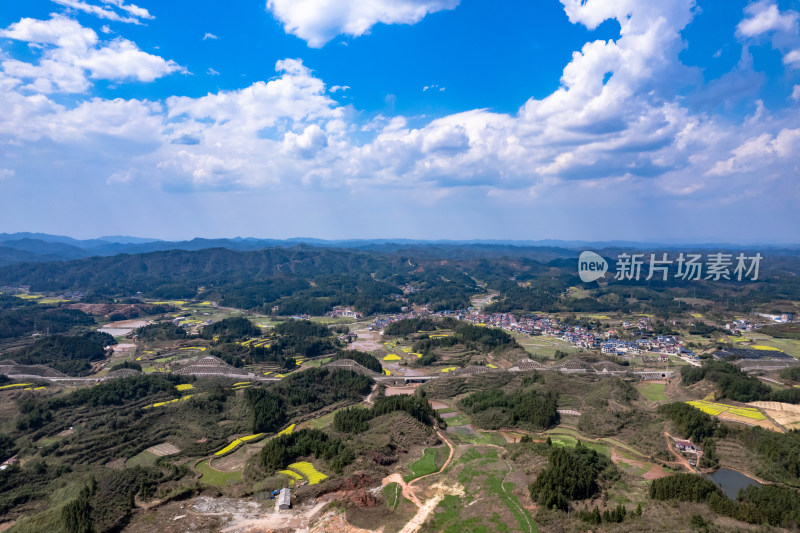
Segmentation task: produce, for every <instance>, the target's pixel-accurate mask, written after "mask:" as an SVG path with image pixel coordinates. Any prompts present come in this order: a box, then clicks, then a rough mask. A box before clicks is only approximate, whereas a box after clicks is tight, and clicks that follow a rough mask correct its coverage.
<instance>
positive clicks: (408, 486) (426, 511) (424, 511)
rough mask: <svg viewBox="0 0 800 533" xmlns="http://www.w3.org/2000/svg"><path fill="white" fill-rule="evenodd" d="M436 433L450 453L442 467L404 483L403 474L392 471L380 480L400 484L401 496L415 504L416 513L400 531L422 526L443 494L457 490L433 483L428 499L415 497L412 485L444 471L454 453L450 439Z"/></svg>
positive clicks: (414, 529)
mask: <svg viewBox="0 0 800 533" xmlns="http://www.w3.org/2000/svg"><path fill="white" fill-rule="evenodd" d="M436 434H437V435H439V438H440V439H442V440H443V441H444V443H445V444H447V447H448V448H450V454H449V455H448V456H447V460H446V461H445V462H444V464H443V465H442V467H441V468H440V469H439V470H437V471H436V472H431V473H430V474H425V475H424V476H420V477H418V478H416V479H413V480H411V481H409V482H408V483H406V482H405V480H403V476H401V475H400V474H398V473H394V474H391V475H389V476H386V477H385V478H383V480H382V481H381V484H382V485H384V486H386V485H388V484H389V483H397V484H398V485H400V487H401V488H402V494H403V497H404V498H406V499H407V500H409V501H411V502H412V503H413V504H414V505H416V506H417V512H416V514H414V516H413V517H412V518H411V520H409V521H408V522H407V523H406V525H405V526H403V529H401V530H400V533H414V532H415V531H417V530H419V528H421V527H422V524H424V523H425V520H427V518H428V515H430V514H431V512H432V511H433V510H434V509H435V508H436V506H437V505H439V502H440V501H442V499H443V498H444V496H445V494H448V493H453V492H457V491H456V490H455V489H453V488H452V487H444V486H442V485H434V486H433V487H431V488H432V489H434V490H435V491H436V493H435V494H434V495H433V496H432V497H431V498H430V499H428V500H427V501H425V503H424V504H423V503H421V502H420V501H419V498H418V497H417V494H416V493H415V492H414V487H413V485H414V484H415V483H417V482H419V481H420V480H422V479H425V478H427V477H430V476H435V475H437V474H441V473H442V472H444V470H445V468H447V467H448V466H449V465H450V462H451V461H452V460H453V454H454V453H455V449H454V448H453V445H452V444H450V441H448V440H447V439H446V438H445V437H444V435H442V433H441V432H440V431H438V430H437V431H436Z"/></svg>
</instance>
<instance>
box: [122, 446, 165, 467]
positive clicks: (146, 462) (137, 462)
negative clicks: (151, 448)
mask: <svg viewBox="0 0 800 533" xmlns="http://www.w3.org/2000/svg"><path fill="white" fill-rule="evenodd" d="M157 459H158V456H156V454H154V453H151V452H148V451H147V450H144V451H142V452H140V453H138V454H137V455H134V456H133V457H131V458H130V459H128V460H127V461H126V462H125V466H126V467H127V468H132V467H134V466H153V465H155V464H156V460H157Z"/></svg>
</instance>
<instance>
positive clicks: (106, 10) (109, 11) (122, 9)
mask: <svg viewBox="0 0 800 533" xmlns="http://www.w3.org/2000/svg"><path fill="white" fill-rule="evenodd" d="M52 1H53V2H55V3H56V4H59V5H62V6H64V7H68V8H71V9H75V10H77V11H82V12H84V13H88V14H90V15H94V16H96V17H98V18H101V19H106V20H113V21H115V22H127V23H132V24H141V20H142V19H145V20H149V19H153V18H155V17H153V16H152V15H151V14H150V12H149V11H147V10H146V9H145V8H143V7H139V6H137V5H135V4H126V3H125V2H124V1H123V0H101V2H102V4H104V5H105V6H111V7H103V6H100V5H97V4H92V3H89V2H84V1H81V0H52ZM114 8H116V10H115V9H114Z"/></svg>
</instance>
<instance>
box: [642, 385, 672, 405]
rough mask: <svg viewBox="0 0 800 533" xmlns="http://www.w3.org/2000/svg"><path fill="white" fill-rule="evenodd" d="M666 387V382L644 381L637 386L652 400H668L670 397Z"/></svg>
mask: <svg viewBox="0 0 800 533" xmlns="http://www.w3.org/2000/svg"><path fill="white" fill-rule="evenodd" d="M666 387H667V386H666V385H665V384H664V383H642V384H640V385H639V386H638V387H637V388H638V389H639V392H640V393H641V394H642V396H644V397H645V398H647V399H648V400H650V401H651V402H667V401H669V398H667V395H666V394H665V393H664V390H665V389H666Z"/></svg>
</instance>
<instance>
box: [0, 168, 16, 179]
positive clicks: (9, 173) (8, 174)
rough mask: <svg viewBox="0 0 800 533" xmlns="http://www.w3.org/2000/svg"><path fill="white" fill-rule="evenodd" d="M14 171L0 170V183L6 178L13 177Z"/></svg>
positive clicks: (8, 169)
mask: <svg viewBox="0 0 800 533" xmlns="http://www.w3.org/2000/svg"><path fill="white" fill-rule="evenodd" d="M14 174H15V173H14V171H13V170H11V169H10V168H0V181H3V180H4V179H6V178H10V177H12V176H13V175H14Z"/></svg>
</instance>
